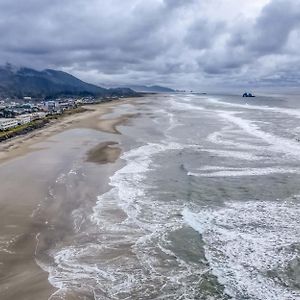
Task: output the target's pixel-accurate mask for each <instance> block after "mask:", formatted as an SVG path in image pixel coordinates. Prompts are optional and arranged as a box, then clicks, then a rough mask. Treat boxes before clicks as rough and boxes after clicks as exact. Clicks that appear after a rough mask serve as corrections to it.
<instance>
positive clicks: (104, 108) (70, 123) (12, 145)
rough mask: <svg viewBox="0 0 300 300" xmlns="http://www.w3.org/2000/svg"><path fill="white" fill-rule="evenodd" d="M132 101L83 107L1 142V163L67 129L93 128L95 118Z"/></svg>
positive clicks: (113, 101)
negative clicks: (78, 127)
mask: <svg viewBox="0 0 300 300" xmlns="http://www.w3.org/2000/svg"><path fill="white" fill-rule="evenodd" d="M131 99H132V98H123V100H120V99H118V100H111V101H106V102H101V103H96V104H88V105H83V106H81V107H80V108H83V109H84V110H81V111H76V112H74V111H73V112H72V111H69V112H66V113H65V114H64V115H60V116H57V118H53V119H51V120H50V121H48V122H47V123H45V124H43V125H42V126H40V127H38V128H33V129H32V130H30V131H28V132H26V133H24V134H19V135H15V136H12V137H10V138H8V139H5V140H2V141H0V163H2V162H3V161H6V160H10V159H12V158H15V157H17V156H19V155H22V154H24V153H27V152H30V151H32V149H31V148H30V146H31V145H33V144H35V143H37V142H39V141H41V140H43V139H44V138H45V137H49V136H51V135H54V134H56V133H59V132H62V131H64V130H65V129H66V128H76V127H77V126H79V125H80V126H83V127H87V128H90V127H93V124H92V123H93V121H94V117H95V116H97V117H99V116H102V115H104V114H106V113H108V112H110V111H111V110H112V109H113V107H114V106H117V105H121V104H124V103H126V102H129V101H131ZM95 129H98V128H95ZM104 131H105V128H104Z"/></svg>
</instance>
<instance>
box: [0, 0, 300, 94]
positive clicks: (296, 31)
mask: <svg viewBox="0 0 300 300" xmlns="http://www.w3.org/2000/svg"><path fill="white" fill-rule="evenodd" d="M0 37H1V39H0V60H1V61H0V63H2V64H3V63H5V62H11V63H13V64H16V65H23V66H29V67H35V68H38V69H44V68H55V69H61V70H65V71H68V72H70V73H72V74H73V75H75V76H78V77H79V78H81V79H83V80H86V81H89V82H93V83H96V84H107V85H109V84H112V85H115V84H126V83H134V84H163V85H167V86H170V87H174V88H192V89H196V90H201V89H211V88H214V87H217V88H222V87H227V88H228V87H229V88H231V87H238V88H239V87H244V86H254V87H259V86H260V87H264V86H271V87H272V86H274V87H278V86H284V87H295V86H298V85H299V82H300V1H299V0H249V1H248V0H51V1H42V0H26V1H24V0H0Z"/></svg>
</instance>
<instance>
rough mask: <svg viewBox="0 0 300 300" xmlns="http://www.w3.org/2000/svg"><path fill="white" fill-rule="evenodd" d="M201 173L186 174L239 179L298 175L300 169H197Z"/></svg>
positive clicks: (189, 173) (189, 174)
mask: <svg viewBox="0 0 300 300" xmlns="http://www.w3.org/2000/svg"><path fill="white" fill-rule="evenodd" d="M198 170H199V171H202V172H188V176H195V177H241V176H264V175H269V174H300V169H295V168H283V167H264V168H263V167H261V168H223V169H215V168H212V169H210V170H209V169H201V168H200V169H198Z"/></svg>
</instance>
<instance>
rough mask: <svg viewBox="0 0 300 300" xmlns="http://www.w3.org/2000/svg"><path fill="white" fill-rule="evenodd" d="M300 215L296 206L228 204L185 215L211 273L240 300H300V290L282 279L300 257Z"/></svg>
mask: <svg viewBox="0 0 300 300" xmlns="http://www.w3.org/2000/svg"><path fill="white" fill-rule="evenodd" d="M299 215H300V206H299V204H298V203H297V202H292V201H286V202H255V201H253V202H229V203H226V206H225V207H224V208H219V209H217V208H215V209H202V210H201V211H200V212H199V213H192V212H191V211H190V210H189V209H187V208H186V209H184V211H183V216H184V220H185V222H186V223H187V224H188V225H189V226H191V227H192V228H193V229H194V230H196V231H198V232H199V233H200V234H201V236H202V239H203V240H204V242H205V244H206V246H205V255H206V258H207V259H208V261H209V263H210V266H211V267H212V269H213V273H214V274H215V275H216V276H217V278H218V281H219V282H220V283H222V284H223V285H224V286H225V291H226V293H228V294H229V295H231V296H232V297H233V299H237V300H238V299H255V300H274V299H280V300H295V299H300V292H299V290H296V289H294V290H292V289H291V288H289V287H288V285H287V283H285V284H283V283H282V280H281V279H282V278H280V274H281V271H283V272H284V270H285V269H286V268H288V266H289V264H290V263H291V262H292V261H293V260H294V259H295V258H296V257H297V250H295V249H294V248H293V245H294V244H297V243H299V242H300V223H299ZM269 273H273V274H274V275H273V279H272V278H271V277H270V276H269V275H268V274H269ZM275 274H276V275H275Z"/></svg>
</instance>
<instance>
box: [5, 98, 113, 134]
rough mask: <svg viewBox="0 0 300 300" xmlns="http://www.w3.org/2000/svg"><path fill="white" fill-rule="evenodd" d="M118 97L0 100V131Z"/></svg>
mask: <svg viewBox="0 0 300 300" xmlns="http://www.w3.org/2000/svg"><path fill="white" fill-rule="evenodd" d="M115 99H118V97H111V98H105V97H100V98H99V97H97V98H95V97H92V96H90V97H83V98H57V99H55V100H50V101H49V100H48V101H46V100H37V99H33V98H31V97H24V98H23V99H18V100H15V99H13V100H12V99H9V98H7V99H4V100H3V99H2V100H0V131H2V132H3V131H7V130H10V129H12V128H16V127H18V126H22V125H26V124H29V123H31V122H33V121H35V120H41V119H44V118H47V117H50V118H51V116H58V115H63V114H64V113H65V112H66V111H72V110H74V109H76V108H79V107H81V106H83V105H87V104H98V103H100V102H108V101H111V100H115Z"/></svg>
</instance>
